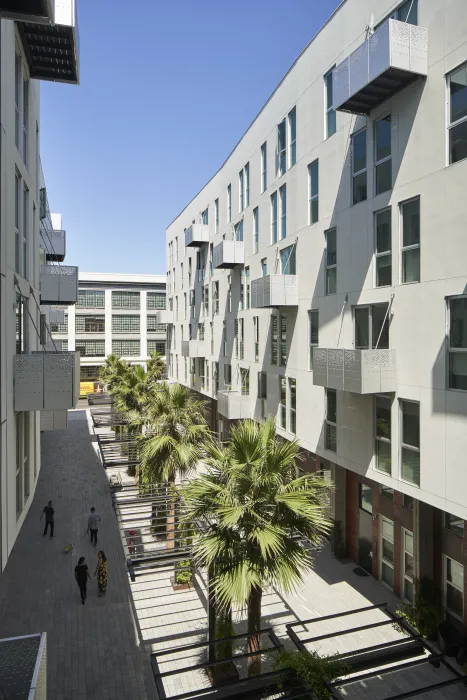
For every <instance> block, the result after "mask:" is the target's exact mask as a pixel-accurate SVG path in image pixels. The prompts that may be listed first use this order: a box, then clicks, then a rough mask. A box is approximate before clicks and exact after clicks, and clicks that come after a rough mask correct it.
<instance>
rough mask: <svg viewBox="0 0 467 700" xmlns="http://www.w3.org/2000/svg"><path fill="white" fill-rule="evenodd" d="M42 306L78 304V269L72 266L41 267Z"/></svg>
mask: <svg viewBox="0 0 467 700" xmlns="http://www.w3.org/2000/svg"><path fill="white" fill-rule="evenodd" d="M40 290H41V304H76V302H77V300H78V268H77V267H72V266H71V265H41V274H40Z"/></svg>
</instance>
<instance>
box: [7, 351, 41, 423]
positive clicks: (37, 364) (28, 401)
mask: <svg viewBox="0 0 467 700" xmlns="http://www.w3.org/2000/svg"><path fill="white" fill-rule="evenodd" d="M14 406H15V411H40V410H41V409H42V408H44V363H43V360H42V356H41V355H40V354H38V355H15V379H14Z"/></svg>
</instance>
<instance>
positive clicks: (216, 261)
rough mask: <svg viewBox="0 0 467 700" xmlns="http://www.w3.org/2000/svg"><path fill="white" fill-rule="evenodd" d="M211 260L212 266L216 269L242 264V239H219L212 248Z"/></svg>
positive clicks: (243, 255) (243, 252)
mask: <svg viewBox="0 0 467 700" xmlns="http://www.w3.org/2000/svg"><path fill="white" fill-rule="evenodd" d="M212 261H213V266H214V267H215V268H218V269H219V268H220V269H228V268H232V267H235V265H243V264H244V262H245V248H244V245H243V241H221V243H219V245H216V247H215V248H214V250H213V254H212Z"/></svg>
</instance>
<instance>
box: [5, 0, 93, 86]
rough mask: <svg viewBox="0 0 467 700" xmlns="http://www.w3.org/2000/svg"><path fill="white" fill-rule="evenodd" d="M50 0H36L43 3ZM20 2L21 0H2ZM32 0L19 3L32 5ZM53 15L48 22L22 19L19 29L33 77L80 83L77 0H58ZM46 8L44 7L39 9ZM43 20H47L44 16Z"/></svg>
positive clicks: (37, 2)
mask: <svg viewBox="0 0 467 700" xmlns="http://www.w3.org/2000/svg"><path fill="white" fill-rule="evenodd" d="M49 2H50V0H45V2H44V0H36V2H35V3H34V4H35V5H37V6H38V7H40V5H41V4H42V5H47V4H49ZM10 3H11V4H12V5H15V6H16V5H17V4H18V0H10V2H8V0H7V2H6V3H5V0H0V7H1V5H2V4H10ZM32 4H33V3H32V0H19V5H20V6H21V5H32ZM54 5H55V11H54V13H53V18H52V20H51V21H50V22H49V23H48V24H36V23H35V22H38V21H39V20H34V19H33V20H32V22H34V24H33V23H29V22H27V21H26V22H20V23H19V24H18V29H19V32H20V35H21V39H22V42H23V46H24V47H25V53H26V56H27V60H28V63H29V72H30V75H31V78H36V79H37V80H53V81H55V82H59V83H74V84H75V85H76V84H77V83H79V32H78V17H77V9H76V5H77V0H55V3H54ZM43 11H44V10H43V9H41V10H40V12H43ZM41 21H44V20H41Z"/></svg>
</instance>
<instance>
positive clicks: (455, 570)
mask: <svg viewBox="0 0 467 700" xmlns="http://www.w3.org/2000/svg"><path fill="white" fill-rule="evenodd" d="M444 569H445V579H444V581H445V584H444V606H445V608H446V612H447V614H446V618H447V619H448V620H449V621H450V622H454V624H456V621H458V622H463V621H464V619H463V618H464V567H463V565H462V564H460V563H459V562H458V561H455V560H454V559H450V558H449V557H446V556H445V557H444ZM457 624H458V623H457Z"/></svg>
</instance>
